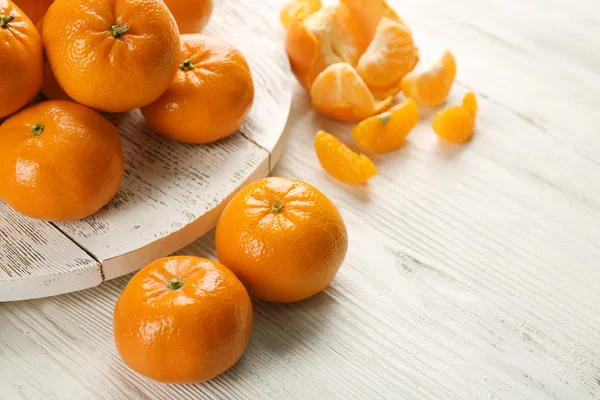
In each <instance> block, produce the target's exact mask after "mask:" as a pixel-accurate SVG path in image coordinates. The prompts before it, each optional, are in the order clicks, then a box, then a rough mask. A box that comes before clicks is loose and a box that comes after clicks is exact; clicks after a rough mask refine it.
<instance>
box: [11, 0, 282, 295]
mask: <svg viewBox="0 0 600 400" xmlns="http://www.w3.org/2000/svg"><path fill="white" fill-rule="evenodd" d="M264 7H265V6H264V5H260V4H256V5H253V4H251V3H249V2H247V3H242V4H234V3H228V2H217V4H216V5H215V10H214V15H213V17H212V19H211V22H210V24H209V26H208V27H207V33H209V34H214V35H215V36H218V37H221V38H223V39H224V40H227V41H229V42H231V43H233V44H234V45H236V46H237V47H238V48H239V49H240V50H241V51H242V52H243V54H244V55H245V56H246V58H247V59H248V63H249V64H250V68H251V70H252V74H253V78H254V83H255V87H256V97H255V101H254V105H253V106H252V109H251V111H250V114H249V116H248V118H247V119H246V121H245V123H244V125H243V126H242V127H241V128H240V132H238V133H237V134H235V135H233V136H231V137H229V138H227V139H225V140H222V141H219V142H217V143H214V144H210V145H184V144H180V143H176V142H173V141H170V140H166V139H163V138H162V137H160V136H158V135H156V134H154V133H153V132H151V131H150V130H149V129H148V128H147V127H146V124H145V122H144V119H143V117H142V115H141V113H140V112H139V110H135V111H132V112H129V113H123V114H113V115H107V117H108V118H109V119H110V120H111V121H112V122H113V123H114V124H115V126H116V127H117V129H118V131H119V133H120V135H121V139H122V143H123V152H124V157H125V164H126V166H125V176H124V180H123V184H122V186H121V188H120V190H119V193H118V194H117V195H116V197H115V198H114V199H113V200H112V201H111V202H110V203H109V204H108V205H107V206H106V207H104V209H102V210H101V211H100V212H98V213H97V214H95V215H93V216H91V217H89V218H87V219H84V220H81V221H74V222H65V223H56V224H52V225H51V224H48V223H45V222H40V221H33V220H30V219H28V218H25V217H21V216H18V215H16V214H15V213H13V214H11V216H10V219H8V218H7V219H0V230H1V229H3V228H4V229H5V230H8V229H10V227H11V226H12V225H11V224H13V223H16V224H19V225H22V226H25V227H27V228H28V229H29V231H37V230H40V229H41V230H45V232H46V235H47V236H50V237H56V240H59V241H61V243H64V246H63V248H62V252H60V253H58V254H57V251H56V249H55V248H54V244H53V243H50V244H47V245H46V244H44V243H42V244H40V243H39V242H37V243H36V242H32V240H33V239H32V238H31V237H29V236H26V235H24V236H21V237H18V240H15V239H16V238H15V237H12V238H10V241H8V239H9V238H6V237H5V238H3V237H0V247H3V248H4V249H5V253H4V255H0V264H2V265H3V267H2V269H3V270H5V271H8V272H7V273H4V274H2V273H1V271H0V301H12V300H23V299H31V298H37V297H43V296H49V295H55V294H61V293H65V292H68V291H69V288H72V290H70V291H75V290H81V289H83V288H88V287H92V286H95V285H97V284H99V283H100V282H102V281H104V280H110V279H113V278H116V277H119V276H122V275H124V274H127V273H129V272H132V271H135V270H138V269H139V268H141V267H143V266H144V265H146V264H148V263H149V262H151V261H153V260H155V259H156V258H159V257H163V256H166V255H168V254H170V253H172V252H174V251H176V250H179V249H181V248H182V247H184V246H185V245H187V244H189V243H191V242H193V241H194V240H196V239H197V238H198V237H200V236H202V235H203V234H205V233H206V232H207V231H209V230H210V229H212V228H213V227H214V226H215V224H216V222H217V219H218V217H219V215H220V212H221V211H222V209H223V207H224V206H225V205H226V204H227V201H228V199H229V198H230V197H231V196H233V195H234V194H235V193H236V192H237V191H238V190H239V189H241V188H242V187H244V186H245V185H246V184H248V183H250V182H252V181H254V180H257V179H260V178H263V177H265V176H267V175H268V174H269V172H270V171H271V169H272V168H273V167H274V166H275V164H276V162H277V159H278V157H279V155H280V154H281V138H282V133H283V131H284V128H285V124H286V122H287V117H288V114H289V110H290V106H291V96H292V94H291V74H290V69H289V62H288V60H287V56H286V55H285V51H284V50H283V48H282V47H281V46H279V45H276V44H275V43H274V41H273V39H272V38H273V37H274V36H276V35H278V34H279V33H278V32H279V31H278V27H277V26H276V25H275V26H274V25H273V24H272V23H270V22H268V21H266V20H264V17H261V15H263V16H264V15H268V13H265V12H264V11H261V8H264ZM251 14H252V15H255V16H256V18H247V16H248V15H251ZM4 208H6V207H4ZM0 212H2V209H0ZM25 233H27V230H25ZM69 241H71V242H72V243H70V244H69V243H68V242H69ZM32 246H35V251H36V254H37V253H39V254H41V256H39V257H32V256H31V257H29V260H30V261H28V262H27V263H23V262H19V260H21V258H19V255H20V254H22V253H24V254H30V253H31V251H30V249H32ZM71 250H73V251H71ZM81 253H83V254H86V253H87V254H89V256H88V255H87V254H86V256H87V262H86V263H84V264H81V263H78V262H76V260H80V259H81ZM17 271H18V273H17ZM40 282H41V283H40ZM40 285H43V290H40V287H41V286H40Z"/></svg>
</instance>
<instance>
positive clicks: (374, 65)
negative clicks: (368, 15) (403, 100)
mask: <svg viewBox="0 0 600 400" xmlns="http://www.w3.org/2000/svg"><path fill="white" fill-rule="evenodd" d="M418 62H419V49H418V48H417V47H416V46H415V43H414V42H413V37H412V33H411V31H410V29H408V27H407V26H406V25H404V24H403V23H401V22H397V21H394V20H391V19H389V18H387V17H383V18H382V19H381V21H380V22H379V25H378V26H377V29H376V31H375V36H374V37H373V40H372V41H371V44H370V45H369V47H368V48H367V51H366V52H365V53H364V54H363V55H362V56H361V58H360V60H359V61H358V65H357V66H356V70H357V72H358V74H359V75H360V76H361V77H362V78H363V79H364V81H365V83H366V84H367V86H369V89H371V91H372V92H373V93H374V94H375V95H376V96H380V97H385V96H389V95H395V94H397V93H398V92H399V91H400V87H401V83H402V78H404V76H405V75H406V74H408V73H409V72H410V71H412V70H413V69H414V68H415V66H416V65H417V63H418Z"/></svg>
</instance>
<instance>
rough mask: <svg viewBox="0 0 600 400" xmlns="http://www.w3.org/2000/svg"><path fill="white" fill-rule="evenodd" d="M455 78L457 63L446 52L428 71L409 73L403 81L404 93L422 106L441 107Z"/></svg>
mask: <svg viewBox="0 0 600 400" xmlns="http://www.w3.org/2000/svg"><path fill="white" fill-rule="evenodd" d="M455 76H456V61H455V59H454V56H453V55H452V53H450V51H449V50H446V52H444V54H443V55H442V57H441V58H440V59H439V60H438V61H437V62H436V63H435V64H434V65H432V66H431V67H430V68H429V69H428V70H425V71H420V72H419V71H412V72H410V73H408V74H407V75H406V76H405V77H404V79H402V91H403V92H404V94H405V95H406V96H407V97H411V98H413V99H414V100H415V102H416V103H417V104H418V105H420V106H425V107H435V106H439V105H441V104H443V103H444V102H445V101H446V99H447V98H448V95H449V94H450V89H451V88H452V84H453V83H454V77H455Z"/></svg>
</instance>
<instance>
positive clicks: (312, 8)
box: [279, 0, 323, 28]
mask: <svg viewBox="0 0 600 400" xmlns="http://www.w3.org/2000/svg"><path fill="white" fill-rule="evenodd" d="M321 8H323V3H322V2H321V0H291V1H289V2H287V3H286V4H285V5H284V6H283V9H282V10H281V14H280V15H279V17H280V19H281V23H282V24H283V26H284V27H285V28H289V27H290V26H291V25H292V24H293V23H294V22H295V21H300V22H302V21H304V20H305V19H306V18H307V17H308V16H309V15H311V14H314V13H316V12H317V11H319V10H320V9H321Z"/></svg>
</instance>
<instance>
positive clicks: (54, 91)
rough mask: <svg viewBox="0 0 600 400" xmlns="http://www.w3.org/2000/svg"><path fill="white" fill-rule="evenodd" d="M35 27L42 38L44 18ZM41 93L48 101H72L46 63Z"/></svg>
mask: <svg viewBox="0 0 600 400" xmlns="http://www.w3.org/2000/svg"><path fill="white" fill-rule="evenodd" d="M35 27H36V28H37V30H38V32H39V33H40V36H42V34H43V31H44V17H42V18H40V20H39V21H38V22H37V24H35ZM41 91H42V94H43V95H44V96H45V97H46V98H47V99H48V100H72V99H71V98H70V97H69V95H68V94H66V93H65V91H64V90H63V88H62V87H60V85H59V84H58V82H57V81H56V78H55V77H54V73H53V72H52V69H50V65H49V64H48V63H46V67H45V68H44V79H43V80H42V88H41Z"/></svg>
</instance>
